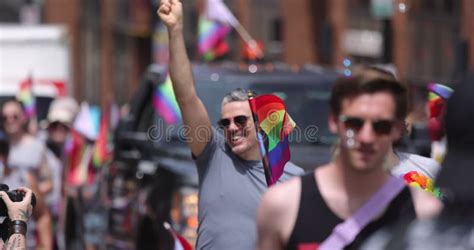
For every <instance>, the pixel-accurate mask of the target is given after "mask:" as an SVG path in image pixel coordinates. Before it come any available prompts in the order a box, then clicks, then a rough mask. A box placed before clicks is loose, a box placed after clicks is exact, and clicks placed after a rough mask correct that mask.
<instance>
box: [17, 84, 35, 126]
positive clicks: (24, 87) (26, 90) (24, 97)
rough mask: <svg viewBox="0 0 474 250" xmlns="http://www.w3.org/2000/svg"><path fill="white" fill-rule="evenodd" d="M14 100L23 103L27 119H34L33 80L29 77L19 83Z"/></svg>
mask: <svg viewBox="0 0 474 250" xmlns="http://www.w3.org/2000/svg"><path fill="white" fill-rule="evenodd" d="M16 99H17V100H18V101H20V102H21V103H23V106H24V107H25V113H26V115H27V117H28V118H33V117H36V99H35V96H34V95H33V79H32V77H31V76H29V77H28V79H26V80H24V81H23V82H21V83H20V88H19V91H18V93H17V95H16Z"/></svg>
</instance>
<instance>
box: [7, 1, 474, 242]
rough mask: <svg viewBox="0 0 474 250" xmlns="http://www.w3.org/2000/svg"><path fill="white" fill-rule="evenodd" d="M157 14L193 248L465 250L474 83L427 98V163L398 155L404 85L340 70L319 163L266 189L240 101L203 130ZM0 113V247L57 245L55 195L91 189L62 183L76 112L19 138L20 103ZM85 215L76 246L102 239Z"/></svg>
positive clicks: (174, 28) (473, 201)
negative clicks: (178, 118)
mask: <svg viewBox="0 0 474 250" xmlns="http://www.w3.org/2000/svg"><path fill="white" fill-rule="evenodd" d="M157 15H158V16H159V17H160V18H161V20H162V21H163V23H164V24H165V25H166V27H167V30H168V35H169V39H170V42H169V50H170V62H169V73H170V77H171V80H172V83H173V90H174V93H175V96H176V100H177V103H178V106H179V108H180V111H181V114H182V118H183V125H184V126H186V127H187V128H188V130H186V133H185V135H184V136H185V137H186V142H187V143H188V146H189V148H190V149H191V152H192V156H193V159H194V160H195V163H196V167H197V172H198V177H199V206H198V209H199V213H198V221H199V227H198V232H197V233H198V238H197V242H196V246H195V248H196V249H262V250H266V249H421V248H423V249H424V248H426V249H446V248H450V247H456V248H459V249H469V248H473V247H474V245H473V242H472V240H470V239H471V238H472V228H473V225H474V224H473V222H472V218H473V216H472V215H473V211H474V209H472V206H474V192H473V191H474V190H473V188H472V187H471V185H470V179H471V178H472V176H473V175H474V172H473V171H472V170H471V168H470V162H472V160H473V159H471V158H472V152H474V132H473V130H472V129H471V128H470V124H472V122H473V121H472V119H473V117H474V114H471V113H472V112H473V111H472V109H466V107H467V106H469V104H471V103H472V99H473V97H474V79H467V80H465V82H463V83H460V84H458V85H457V87H456V88H455V91H454V94H452V95H451V92H449V95H442V94H440V96H442V102H441V107H442V111H439V112H435V114H433V115H430V119H431V118H433V119H434V120H432V121H431V120H430V126H431V131H430V132H431V133H430V135H431V137H432V138H434V140H435V141H437V143H435V145H436V148H439V142H440V141H441V142H442V144H443V145H444V146H445V145H446V144H447V155H446V156H445V157H444V156H439V155H437V156H434V158H435V159H432V158H427V157H423V156H420V155H416V154H411V153H406V152H402V151H401V150H400V149H399V148H398V146H397V145H398V143H399V142H400V140H401V139H402V138H403V136H404V135H405V133H407V123H406V121H407V116H408V113H409V104H408V90H407V87H406V86H405V84H403V83H402V82H400V81H399V80H398V79H397V78H396V76H395V75H394V74H392V73H391V72H389V71H386V70H384V69H381V68H378V67H373V66H367V65H359V66H356V67H353V68H352V69H351V75H350V76H341V77H340V78H339V79H338V80H337V81H336V82H335V84H334V86H333V88H332V91H331V96H330V100H329V107H330V114H329V116H328V123H329V128H330V130H331V132H332V133H334V134H336V135H337V137H338V141H337V142H336V143H335V145H334V146H333V148H332V159H331V161H330V162H327V163H326V164H323V165H321V166H315V169H314V171H311V172H307V173H305V172H304V170H303V169H302V168H300V167H299V166H296V165H295V164H293V163H292V162H291V161H289V162H287V163H286V165H285V168H284V172H283V175H282V177H281V178H280V179H279V180H278V182H277V183H276V184H275V185H273V186H272V187H270V188H269V187H268V186H267V182H266V179H265V173H264V167H263V163H262V160H261V159H262V158H261V152H260V146H259V144H258V140H257V131H256V130H255V121H254V120H253V119H252V117H253V116H252V111H251V108H250V105H249V102H248V98H249V97H248V94H247V92H246V91H244V90H241V89H237V90H235V91H232V92H230V93H229V94H227V95H226V96H224V97H223V100H222V104H221V119H220V121H219V122H218V125H219V129H216V128H215V127H213V126H212V124H211V121H210V118H209V115H208V112H207V110H206V107H205V106H204V104H203V102H202V101H201V99H200V97H199V96H198V94H197V93H196V89H195V86H194V84H195V83H194V79H193V74H192V65H191V62H190V60H189V58H188V55H187V52H186V47H185V40H184V36H183V10H182V4H181V2H180V1H179V0H162V1H161V3H160V7H159V9H158V10H157ZM0 110H1V114H0V117H1V125H2V133H1V134H0V168H1V169H0V182H1V183H2V184H6V185H8V186H9V187H10V188H12V189H17V190H18V191H19V192H20V193H21V195H22V197H23V200H22V201H21V202H12V201H11V199H10V197H9V196H8V195H7V193H6V192H4V191H0V198H1V199H2V200H3V202H4V203H5V204H6V207H7V209H8V214H7V217H8V220H6V221H5V220H4V221H2V223H3V224H1V225H0V226H1V227H5V228H8V229H9V230H8V237H3V236H2V241H1V243H2V244H3V242H5V244H3V245H2V249H3V248H7V249H25V248H29V249H65V248H67V247H66V245H65V240H64V238H65V236H64V235H62V234H58V233H57V232H58V231H61V230H58V229H61V228H63V227H64V215H65V213H64V210H65V208H66V207H67V206H68V205H70V204H73V203H74V201H71V200H70V199H66V198H65V197H68V196H69V197H73V198H78V197H79V199H81V198H82V197H80V196H81V195H84V193H87V192H88V189H87V188H89V189H90V188H96V186H89V187H86V188H85V189H81V188H77V187H75V188H73V189H68V188H67V185H66V184H65V183H66V182H68V180H69V179H68V178H69V177H68V176H66V174H65V173H66V172H67V171H68V169H67V166H68V163H70V162H74V161H76V160H77V159H73V158H70V157H69V155H67V150H71V148H69V149H67V148H68V145H67V144H68V143H67V141H68V140H70V139H71V138H74V137H75V136H76V135H75V134H74V133H71V128H72V127H73V121H74V119H75V117H76V115H77V113H78V111H79V107H78V105H77V103H76V102H75V101H74V100H73V99H71V98H59V99H56V100H55V101H54V102H53V103H52V104H51V105H50V110H49V113H48V116H47V119H46V123H44V124H41V125H42V127H43V128H44V130H43V131H42V132H40V133H38V134H32V133H30V132H29V131H28V124H29V120H28V117H27V116H26V113H25V111H24V108H23V106H22V103H21V102H19V101H16V100H9V101H6V102H5V103H3V105H2V106H1V108H0ZM433 110H435V109H433ZM461 110H462V112H461ZM444 128H445V129H444ZM83 137H87V136H86V135H84V136H83ZM83 140H84V141H87V138H83ZM69 146H70V147H74V145H72V146H71V145H69ZM89 149H90V147H89ZM85 151H86V152H90V150H89V151H88V149H87V147H86V149H85ZM434 151H436V152H438V151H439V150H438V149H436V150H434ZM441 151H442V152H443V153H442V154H443V155H444V153H445V151H446V150H444V149H443V150H441ZM443 158H445V159H444V161H443V160H442V159H443ZM89 160H90V158H89ZM80 161H81V160H79V162H77V164H81V162H80ZM441 162H442V163H441ZM88 164H89V163H88ZM84 178H85V179H88V178H89V176H87V174H86V176H85V177H84ZM73 186H74V185H73ZM92 192H94V191H92ZM33 193H34V195H33ZM86 196H87V195H86ZM32 197H35V198H32ZM32 200H35V201H34V202H32ZM67 202H69V203H70V204H68V205H65V203H67ZM32 203H35V204H34V209H33V206H32ZM30 216H32V219H31V220H29V217H30ZM92 217H93V216H92ZM92 217H91V216H87V213H86V214H85V216H84V217H83V219H85V220H87V221H85V222H84V228H83V229H84V230H85V233H86V235H84V239H85V240H86V242H94V244H98V245H99V244H101V240H102V239H101V238H100V237H99V236H98V235H94V234H88V233H87V232H88V231H94V227H101V226H102V227H103V226H104V224H105V223H102V222H101V221H100V220H99V222H97V220H96V219H94V218H92ZM88 218H89V219H88ZM6 224H8V225H6ZM161 226H162V225H157V227H161ZM168 226H169V225H168ZM0 231H1V228H0ZM102 243H103V242H102ZM83 247H84V248H88V249H93V248H92V247H91V246H89V245H87V244H86V245H85V246H83Z"/></svg>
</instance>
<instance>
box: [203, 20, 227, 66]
mask: <svg viewBox="0 0 474 250" xmlns="http://www.w3.org/2000/svg"><path fill="white" fill-rule="evenodd" d="M230 30H231V27H230V26H229V25H226V24H223V23H221V22H218V21H215V20H209V19H206V18H204V17H200V18H199V25H198V50H199V54H200V55H201V56H202V57H203V59H204V60H205V61H207V62H209V61H212V60H214V59H215V58H218V57H220V56H223V55H225V54H226V53H227V52H228V51H229V45H228V44H227V42H226V41H225V37H226V35H227V34H228V33H229V32H230Z"/></svg>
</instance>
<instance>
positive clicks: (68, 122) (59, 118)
mask: <svg viewBox="0 0 474 250" xmlns="http://www.w3.org/2000/svg"><path fill="white" fill-rule="evenodd" d="M78 111H79V105H78V104H77V102H76V100H74V99H73V98H72V97H59V98H57V99H55V100H54V101H53V102H52V103H51V105H50V106H49V111H48V116H47V117H46V120H47V125H46V130H47V139H46V145H47V146H48V148H49V149H50V150H51V151H52V152H53V153H54V155H55V156H56V157H57V158H58V159H63V157H64V146H65V145H64V144H65V142H66V140H67V138H68V137H69V132H70V129H71V126H72V123H73V121H74V118H75V117H76V114H77V112H78Z"/></svg>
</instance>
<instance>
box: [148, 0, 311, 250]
mask: <svg viewBox="0 0 474 250" xmlns="http://www.w3.org/2000/svg"><path fill="white" fill-rule="evenodd" d="M157 14H158V15H159V16H160V18H161V20H162V21H163V22H164V23H165V24H166V26H167V29H168V35H169V38H170V42H169V44H170V66H169V67H170V69H169V71H170V77H171V80H172V83H173V89H174V93H175V95H176V100H177V102H178V105H179V108H180V110H181V114H182V116H183V123H184V126H185V128H188V129H187V130H186V132H187V133H186V135H185V137H186V142H188V146H189V148H190V149H191V152H192V155H193V158H194V159H195V162H196V165H197V171H198V176H199V212H198V214H199V215H198V216H199V226H198V238H197V243H196V249H239V250H240V249H254V248H255V243H256V237H257V236H256V226H255V225H256V222H255V216H256V211H257V206H258V202H259V201H260V198H261V195H262V193H263V192H264V190H266V189H267V184H266V180H265V174H264V170H263V165H262V160H261V157H260V151H259V146H258V142H257V137H256V131H255V125H254V123H253V119H252V113H251V110H250V105H249V103H248V96H247V93H246V92H245V91H243V90H236V91H233V92H231V93H230V94H229V95H227V96H225V97H224V99H223V101H222V106H221V120H220V122H219V124H220V127H222V129H223V134H222V133H221V132H220V131H218V130H217V129H215V128H214V127H212V124H211V121H210V119H209V115H208V113H207V110H206V107H204V105H203V103H202V101H201V99H200V98H199V96H198V95H197V94H196V89H195V87H194V79H193V74H192V70H191V62H190V61H189V59H188V56H187V54H186V47H185V43H184V37H183V9H182V5H181V2H180V1H178V0H162V1H161V3H160V7H159V9H158V11H157ZM302 173H303V170H302V169H301V168H299V167H297V166H295V165H294V164H292V163H290V162H288V163H287V164H286V166H285V170H284V174H283V175H282V177H281V178H280V181H284V180H285V179H287V178H289V177H291V176H294V175H299V174H302Z"/></svg>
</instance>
